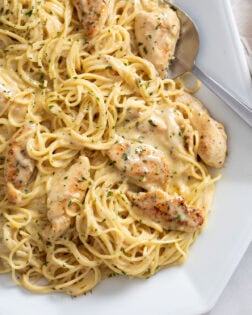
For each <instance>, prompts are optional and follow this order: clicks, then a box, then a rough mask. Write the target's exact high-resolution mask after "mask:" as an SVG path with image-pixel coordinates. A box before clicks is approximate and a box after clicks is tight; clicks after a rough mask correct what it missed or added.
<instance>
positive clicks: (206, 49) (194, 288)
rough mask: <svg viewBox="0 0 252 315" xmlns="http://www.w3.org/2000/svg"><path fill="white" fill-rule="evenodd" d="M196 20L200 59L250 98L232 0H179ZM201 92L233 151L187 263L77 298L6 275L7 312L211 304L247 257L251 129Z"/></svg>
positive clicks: (172, 313)
mask: <svg viewBox="0 0 252 315" xmlns="http://www.w3.org/2000/svg"><path fill="white" fill-rule="evenodd" d="M175 3H177V4H179V5H181V7H182V8H184V9H185V10H186V11H187V12H188V13H189V14H190V15H191V16H192V17H193V18H194V19H195V21H196V22H197V24H198V27H199V30H200V37H201V51H200V55H199V59H198V63H199V65H200V67H201V68H202V69H203V70H204V71H206V72H207V73H209V74H210V75H212V76H213V77H214V78H215V79H217V80H219V81H220V82H221V83H223V84H225V85H226V86H227V87H228V88H230V89H234V90H235V91H236V92H237V93H238V94H239V95H240V96H241V97H243V98H244V99H246V100H249V99H250V100H251V99H252V98H251V82H250V79H249V74H248V69H247V68H246V64H245V57H244V56H243V54H242V49H241V45H240V43H239V39H238V36H237V31H236V29H235V28H234V26H233V24H232V23H233V18H232V15H231V12H230V5H229V2H227V1H224V0H223V1H221V0H211V1H209V0H177V1H175ZM199 97H200V98H201V99H202V100H203V101H204V102H205V103H206V104H207V106H208V107H209V109H210V111H211V113H212V114H213V115H214V116H215V117H216V118H218V119H219V120H221V121H223V122H224V123H225V125H226V127H227V131H228V136H229V157H228V161H227V165H226V167H225V169H224V171H223V179H222V180H221V182H220V183H219V184H218V186H217V191H216V197H215V202H214V207H213V212H212V213H211V215H210V218H209V223H208V226H207V227H206V229H205V230H204V231H203V233H202V234H201V236H200V237H199V239H198V240H197V242H196V243H195V244H194V246H193V247H192V248H191V252H190V255H189V259H188V261H187V262H186V264H185V265H183V266H180V267H175V268H171V269H167V270H164V271H162V272H160V273H158V274H157V275H156V276H154V277H152V278H150V279H148V280H128V279H123V278H121V279H120V278H114V279H108V280H106V281H103V282H102V283H101V284H100V285H98V287H97V288H96V289H95V290H94V292H93V294H88V295H87V296H83V297H80V298H77V299H71V298H70V297H67V296H63V295H59V294H51V295H34V294H30V293H29V292H27V291H25V290H23V289H22V288H17V287H15V286H14V285H13V284H12V283H11V280H10V277H9V276H1V280H0V281H1V285H0V314H3V315H15V314H21V315H23V314H25V315H34V314H36V315H44V314H47V315H58V314H59V315H69V314H74V315H80V314H81V315H83V314H88V315H89V314H92V315H98V314H105V315H107V314H109V315H119V314H120V315H126V314H127V315H128V314H130V315H135V314H136V315H142V314H143V315H154V314H155V315H197V314H203V313H205V312H207V311H209V310H210V309H211V308H212V307H213V305H214V304H215V302H216V300H217V299H218V297H219V296H220V294H221V292H222V290H223V289H224V287H225V285H226V283H227V281H228V280H229V278H230V277H231V275H232V273H233V271H234V270H235V268H236V266H237V265H238V263H239V261H240V259H241V258H242V256H243V254H244V252H245V250H246V248H247V247H248V245H249V242H250V240H251V238H252V229H251V226H252V206H251V196H250V195H251V193H252V167H251V157H252V137H251V129H249V127H247V125H245V123H243V121H241V120H240V118H239V117H237V116H236V115H235V114H234V113H233V112H232V111H231V110H230V109H229V108H228V107H227V106H225V105H224V104H223V103H222V102H221V101H219V100H218V99H217V98H216V97H215V96H214V95H213V94H212V93H210V92H209V91H208V90H206V89H205V88H202V90H201V91H200V93H199Z"/></svg>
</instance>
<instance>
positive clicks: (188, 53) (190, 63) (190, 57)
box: [163, 0, 252, 127]
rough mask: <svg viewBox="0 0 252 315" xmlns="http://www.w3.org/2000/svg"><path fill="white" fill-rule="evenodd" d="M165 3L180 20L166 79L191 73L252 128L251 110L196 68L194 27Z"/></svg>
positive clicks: (171, 5)
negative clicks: (177, 37)
mask: <svg viewBox="0 0 252 315" xmlns="http://www.w3.org/2000/svg"><path fill="white" fill-rule="evenodd" d="M163 1H164V2H165V3H167V4H169V6H170V7H171V8H172V9H173V10H174V11H176V13H177V16H178V18H179V20H180V25H181V31H180V38H179V40H178V43H177V46H176V50H175V59H174V61H173V62H172V63H171V64H170V67H169V70H168V77H169V78H171V79H174V78H176V77H178V76H180V75H182V74H183V73H185V72H188V71H190V72H192V73H193V74H194V75H195V76H196V77H197V78H199V80H201V81H202V82H203V83H204V84H205V85H206V86H207V87H208V88H209V89H210V90H211V91H212V92H213V93H214V94H215V95H217V96H218V97H219V98H220V99H221V100H222V101H224V103H226V104H227V105H228V106H229V107H230V108H231V109H232V110H233V111H234V112H236V113H237V114H238V115H239V116H240V117H241V118H242V119H243V120H244V121H245V122H246V123H247V124H248V125H249V126H250V127H252V109H251V108H250V107H249V106H248V105H246V103H245V102H243V101H242V100H240V99H239V98H238V97H237V96H234V95H233V94H231V93H230V92H229V91H227V90H226V89H225V88H224V87H223V86H221V85H220V84H219V83H218V82H216V81H215V80H214V79H213V78H211V77H209V76H208V75H206V74H205V73H204V72H202V71H201V70H200V69H199V67H198V66H197V64H196V62H195V60H196V57H197V54H198V51H199V46H200V41H199V34H198V30H197V27H196V25H195V24H194V22H193V21H192V20H191V18H190V17H189V16H188V15H187V14H186V13H185V12H183V11H182V10H181V9H179V8H178V7H177V6H175V5H173V4H171V3H170V2H168V1H167V0H163Z"/></svg>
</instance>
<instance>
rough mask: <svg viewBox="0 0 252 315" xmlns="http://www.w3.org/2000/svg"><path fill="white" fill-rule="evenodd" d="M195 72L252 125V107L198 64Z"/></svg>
mask: <svg viewBox="0 0 252 315" xmlns="http://www.w3.org/2000/svg"><path fill="white" fill-rule="evenodd" d="M192 72H193V74H195V75H196V77H198V78H199V80H201V81H202V82H203V83H204V84H205V85H206V86H207V87H208V88H209V89H210V90H211V91H212V92H213V93H214V94H215V95H217V96H218V97H219V98H220V99H221V100H222V101H224V103H226V104H227V105H228V106H229V107H230V108H231V109H232V110H233V111H234V112H236V114H238V115H239V116H240V117H241V118H242V119H243V120H244V121H245V122H246V123H247V124H248V125H249V126H250V127H252V109H251V108H249V107H248V105H246V104H245V103H244V102H243V101H242V100H239V99H237V97H235V96H233V95H231V94H230V93H229V92H228V91H227V90H226V89H225V88H224V87H222V86H221V85H220V84H219V83H218V82H216V81H215V80H214V79H212V78H211V77H209V76H208V75H206V74H205V73H204V72H202V71H201V70H200V69H199V68H198V67H197V66H196V65H195V66H194V68H193V70H192Z"/></svg>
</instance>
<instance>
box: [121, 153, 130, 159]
mask: <svg viewBox="0 0 252 315" xmlns="http://www.w3.org/2000/svg"><path fill="white" fill-rule="evenodd" d="M122 159H123V160H124V161H127V160H128V159H129V158H128V154H127V153H123V154H122Z"/></svg>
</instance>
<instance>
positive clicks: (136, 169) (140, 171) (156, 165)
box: [106, 137, 169, 189]
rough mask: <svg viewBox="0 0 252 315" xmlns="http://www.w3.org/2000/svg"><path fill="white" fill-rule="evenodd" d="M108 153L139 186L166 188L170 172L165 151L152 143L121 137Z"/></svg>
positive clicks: (120, 168) (119, 167) (121, 169)
mask: <svg viewBox="0 0 252 315" xmlns="http://www.w3.org/2000/svg"><path fill="white" fill-rule="evenodd" d="M106 153H107V155H108V157H109V158H110V159H111V161H112V162H113V163H115V165H116V166H117V168H118V169H119V170H120V171H122V172H123V173H124V174H125V175H126V176H128V177H129V178H130V180H131V181H132V182H134V183H136V184H137V185H138V186H141V187H144V188H146V189H148V187H149V188H155V187H156V188H161V189H165V187H166V185H167V182H168V178H169V172H168V161H167V158H166V156H165V155H164V153H163V152H161V151H159V150H157V149H155V148H154V147H153V146H151V145H147V144H141V143H131V142H129V141H127V140H125V139H124V138H122V137H120V138H119V140H118V141H117V142H116V143H115V144H113V145H112V147H111V148H110V149H109V150H108V151H107V152H106Z"/></svg>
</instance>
